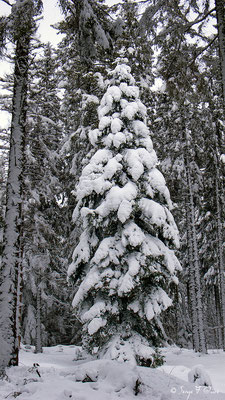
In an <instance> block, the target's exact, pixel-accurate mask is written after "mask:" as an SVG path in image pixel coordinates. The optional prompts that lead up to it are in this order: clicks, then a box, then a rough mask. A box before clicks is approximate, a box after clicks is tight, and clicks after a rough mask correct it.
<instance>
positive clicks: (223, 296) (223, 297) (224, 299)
mask: <svg viewBox="0 0 225 400" xmlns="http://www.w3.org/2000/svg"><path fill="white" fill-rule="evenodd" d="M215 141H216V146H215V157H214V158H215V170H216V171H215V172H216V174H215V177H216V179H215V195H216V227H217V260H218V261H217V264H218V280H219V283H218V286H219V291H220V303H221V322H222V343H223V350H224V351H225V282H224V280H225V278H224V260H223V233H222V212H221V211H222V210H221V198H222V196H223V193H221V189H220V181H221V177H220V170H219V160H218V139H217V136H216V137H215Z"/></svg>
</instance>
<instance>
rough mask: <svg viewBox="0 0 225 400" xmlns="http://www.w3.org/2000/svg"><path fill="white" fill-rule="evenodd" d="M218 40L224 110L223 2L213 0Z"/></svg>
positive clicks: (224, 52)
mask: <svg viewBox="0 0 225 400" xmlns="http://www.w3.org/2000/svg"><path fill="white" fill-rule="evenodd" d="M215 5H216V17H217V26H218V38H219V54H220V67H221V77H222V89H223V102H224V108H225V4H224V0H215Z"/></svg>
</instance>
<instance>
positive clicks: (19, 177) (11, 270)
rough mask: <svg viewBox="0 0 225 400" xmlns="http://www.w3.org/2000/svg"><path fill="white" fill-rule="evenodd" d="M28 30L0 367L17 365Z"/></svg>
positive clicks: (16, 100)
mask: <svg viewBox="0 0 225 400" xmlns="http://www.w3.org/2000/svg"><path fill="white" fill-rule="evenodd" d="M30 36H31V34H30V32H27V31H26V30H23V31H22V34H21V35H20V36H18V37H17V40H16V51H15V71H14V91H13V107H12V125H11V138H10V153H9V170H8V181H7V192H6V216H5V229H4V244H5V245H4V249H3V257H2V265H1V282H0V284H1V286H0V370H1V371H3V370H4V369H5V368H6V367H8V366H11V365H18V353H19V343H18V336H17V334H18V326H17V322H18V321H19V319H18V313H17V311H18V308H17V294H18V292H17V289H18V272H19V271H20V267H21V239H22V228H23V226H22V225H23V224H22V186H23V184H22V181H23V164H24V137H25V123H26V108H27V104H26V100H27V80H28V59H29V46H30Z"/></svg>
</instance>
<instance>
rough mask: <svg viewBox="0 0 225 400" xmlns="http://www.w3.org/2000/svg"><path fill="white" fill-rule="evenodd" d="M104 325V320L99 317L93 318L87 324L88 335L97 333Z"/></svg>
mask: <svg viewBox="0 0 225 400" xmlns="http://www.w3.org/2000/svg"><path fill="white" fill-rule="evenodd" d="M105 324H106V320H105V319H102V318H101V317H98V318H93V319H92V321H91V322H90V323H89V324H88V333H89V335H93V334H94V333H96V332H98V330H99V329H100V328H102V327H103V326H105Z"/></svg>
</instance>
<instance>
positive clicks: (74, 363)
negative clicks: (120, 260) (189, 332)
mask: <svg viewBox="0 0 225 400" xmlns="http://www.w3.org/2000/svg"><path fill="white" fill-rule="evenodd" d="M162 353H163V354H164V355H165V364H164V365H163V366H162V367H159V368H157V369H151V368H145V367H134V366H130V365H128V364H126V363H125V364H120V363H117V362H116V361H110V360H94V359H90V358H89V359H88V358H86V359H79V358H81V357H80V356H79V348H78V347H75V346H55V347H51V348H50V347H47V348H44V352H43V353H42V354H34V353H33V348H26V347H24V346H23V348H22V350H21V352H20V366H19V367H13V368H10V369H8V370H7V375H8V379H4V380H0V399H12V398H18V400H28V399H29V400H66V399H72V400H114V399H115V400H116V399H124V400H131V399H135V398H139V399H142V400H183V399H184V400H189V399H190V400H225V353H223V352H222V351H217V350H215V351H213V350H211V351H209V354H208V355H204V356H200V355H199V354H195V353H194V352H193V351H191V350H186V349H179V348H178V347H173V346H172V347H170V348H164V349H163V350H162ZM81 356H82V355H81ZM35 363H38V364H39V365H38V366H34V364H35ZM200 364H201V367H198V368H194V367H196V366H199V365H200ZM196 371H197V372H198V373H199V371H200V375H201V376H202V378H204V379H205V380H206V381H207V380H208V381H209V380H211V383H212V386H211V387H206V386H204V387H203V386H201V383H198V384H197V383H196V386H195V385H194V384H192V383H190V382H188V374H189V380H190V377H193V375H194V374H195V373H196ZM196 382H197V381H196Z"/></svg>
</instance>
